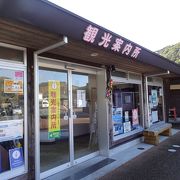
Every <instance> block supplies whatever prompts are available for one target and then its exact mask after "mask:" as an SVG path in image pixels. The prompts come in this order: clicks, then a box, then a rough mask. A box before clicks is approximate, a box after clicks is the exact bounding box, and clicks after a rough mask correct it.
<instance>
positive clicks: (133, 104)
mask: <svg viewBox="0 0 180 180" xmlns="http://www.w3.org/2000/svg"><path fill="white" fill-rule="evenodd" d="M140 87H141V86H140V85H138V84H130V83H116V84H114V85H113V95H112V96H113V109H112V123H113V140H118V139H120V138H122V137H125V136H127V135H132V134H133V133H135V132H136V131H137V130H140V129H141V130H142V127H141V122H142V113H141V105H140V102H141V95H140ZM122 135H124V136H122Z"/></svg>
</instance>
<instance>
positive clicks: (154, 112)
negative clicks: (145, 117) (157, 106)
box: [151, 111, 158, 123]
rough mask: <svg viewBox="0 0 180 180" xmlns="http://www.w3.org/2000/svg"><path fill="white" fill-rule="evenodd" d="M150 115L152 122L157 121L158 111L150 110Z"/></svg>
mask: <svg viewBox="0 0 180 180" xmlns="http://www.w3.org/2000/svg"><path fill="white" fill-rule="evenodd" d="M151 117H152V122H153V123H154V122H157V121H158V111H152V113H151Z"/></svg>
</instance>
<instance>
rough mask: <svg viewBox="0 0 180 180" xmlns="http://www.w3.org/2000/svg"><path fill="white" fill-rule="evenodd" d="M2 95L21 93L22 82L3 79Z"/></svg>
mask: <svg viewBox="0 0 180 180" xmlns="http://www.w3.org/2000/svg"><path fill="white" fill-rule="evenodd" d="M4 93H23V80H11V79H4Z"/></svg>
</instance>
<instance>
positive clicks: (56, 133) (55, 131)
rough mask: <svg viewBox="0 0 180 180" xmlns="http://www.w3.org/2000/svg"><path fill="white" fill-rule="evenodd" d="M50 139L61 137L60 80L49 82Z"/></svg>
mask: <svg viewBox="0 0 180 180" xmlns="http://www.w3.org/2000/svg"><path fill="white" fill-rule="evenodd" d="M48 100H49V106H48V139H54V138H59V137H60V82H59V81H49V82H48Z"/></svg>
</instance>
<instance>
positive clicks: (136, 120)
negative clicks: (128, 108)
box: [132, 108, 139, 126]
mask: <svg viewBox="0 0 180 180" xmlns="http://www.w3.org/2000/svg"><path fill="white" fill-rule="evenodd" d="M132 125H133V126H137V125H139V118H138V108H136V109H132Z"/></svg>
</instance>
